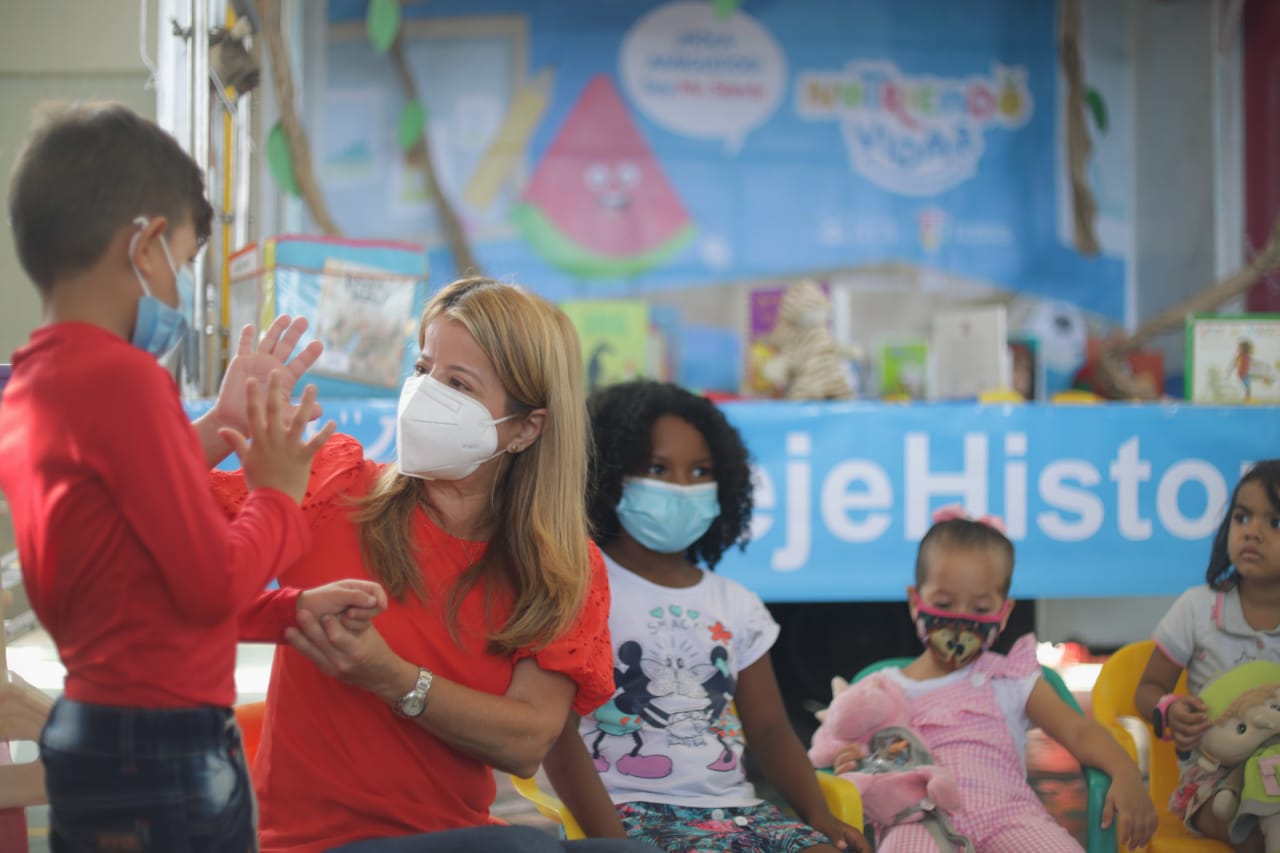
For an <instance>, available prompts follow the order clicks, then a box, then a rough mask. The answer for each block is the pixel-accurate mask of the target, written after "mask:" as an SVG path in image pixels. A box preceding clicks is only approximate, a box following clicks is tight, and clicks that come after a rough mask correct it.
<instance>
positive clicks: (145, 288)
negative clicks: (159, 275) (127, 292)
mask: <svg viewBox="0 0 1280 853" xmlns="http://www.w3.org/2000/svg"><path fill="white" fill-rule="evenodd" d="M130 224H131V225H137V226H138V230H137V231H135V232H133V237H131V238H130V240H129V266H131V267H133V274H134V275H135V276H136V277H137V279H138V284H140V285H142V292H143V293H145V294H146V295H147V296H150V295H151V286H150V285H148V284H147V280H146V277H145V276H143V275H142V271H141V270H139V269H138V265H137V263H135V262H134V260H133V256H134V253H135V252H137V251H138V241H139V240H141V239H142V229H144V228H146V227H147V226H148V225H150V224H151V220H150V219H148V218H147V217H145V216H135V217H134V218H133V221H132V222H131V223H130Z"/></svg>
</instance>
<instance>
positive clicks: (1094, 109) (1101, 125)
mask: <svg viewBox="0 0 1280 853" xmlns="http://www.w3.org/2000/svg"><path fill="white" fill-rule="evenodd" d="M1084 103H1085V106H1087V107H1088V108H1089V113H1090V114H1091V115H1092V116H1093V123H1094V125H1095V126H1096V127H1097V128H1098V132H1099V133H1106V132H1107V125H1108V124H1109V121H1108V119H1107V102H1106V101H1104V100H1102V93H1101V92H1099V91H1098V90H1097V89H1094V88H1093V87H1090V88H1089V89H1088V90H1086V91H1085V93H1084Z"/></svg>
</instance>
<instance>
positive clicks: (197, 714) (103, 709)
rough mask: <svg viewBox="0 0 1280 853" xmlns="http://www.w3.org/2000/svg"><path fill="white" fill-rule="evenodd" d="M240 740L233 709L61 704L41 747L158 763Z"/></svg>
mask: <svg viewBox="0 0 1280 853" xmlns="http://www.w3.org/2000/svg"><path fill="white" fill-rule="evenodd" d="M239 737H240V730H239V729H238V728H237V727H236V719H235V714H234V713H233V712H232V710H231V709H230V708H216V707H205V708H174V709H155V708H121V707H115V706H113V705H90V704H87V703H84V702H76V701H74V700H71V699H66V698H60V699H58V701H57V702H55V703H54V706H53V712H52V713H51V714H50V715H49V722H48V724H47V725H46V726H45V729H44V732H43V734H42V736H41V744H42V746H45V747H48V748H51V749H62V750H68V751H78V752H96V753H100V754H114V755H119V754H126V755H135V756H139V757H143V756H151V757H157V758H159V757H171V756H176V755H185V754H191V753H197V752H203V751H207V750H210V749H222V748H224V747H226V746H227V745H229V744H231V743H235V742H238V741H239Z"/></svg>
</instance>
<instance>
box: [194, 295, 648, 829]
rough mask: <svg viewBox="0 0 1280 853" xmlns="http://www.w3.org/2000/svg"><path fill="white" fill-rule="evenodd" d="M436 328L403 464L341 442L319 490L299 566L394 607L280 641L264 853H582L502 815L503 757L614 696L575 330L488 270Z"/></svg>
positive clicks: (528, 763) (309, 579)
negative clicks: (499, 782) (377, 593)
mask: <svg viewBox="0 0 1280 853" xmlns="http://www.w3.org/2000/svg"><path fill="white" fill-rule="evenodd" d="M418 340H419V343H420V345H421V349H422V353H421V356H420V357H419V359H418V362H417V366H416V369H415V371H414V375H413V376H411V377H409V378H408V379H407V380H406V381H405V385H404V388H403V390H402V392H401V396H400V406H399V412H398V422H397V432H396V439H397V461H396V462H395V463H392V464H388V465H379V464H377V463H374V462H371V461H369V460H367V459H365V458H364V455H363V452H362V450H361V448H360V446H359V445H358V444H357V443H356V442H355V441H354V440H353V439H351V438H349V437H345V436H336V437H334V438H333V439H332V440H331V441H330V442H329V443H328V444H327V445H326V446H325V447H324V448H323V449H322V450H321V451H320V454H319V455H318V456H317V457H316V462H315V464H314V467H313V469H312V478H311V482H310V488H309V489H308V492H307V496H306V498H305V499H304V502H303V511H304V513H306V515H307V516H308V518H309V520H310V523H311V526H312V536H313V543H314V544H313V547H312V549H311V552H310V553H309V554H308V555H307V556H306V557H305V558H303V559H302V560H300V561H299V562H298V563H296V564H295V565H293V566H292V567H290V568H289V569H287V570H285V571H284V572H282V573H281V575H280V581H281V584H282V585H287V586H291V587H294V586H301V587H311V586H315V585H317V584H318V583H322V582H323V581H321V580H320V579H321V578H330V577H332V578H334V579H338V578H345V577H352V576H354V577H361V576H362V575H363V574H366V573H367V575H368V577H370V578H372V579H373V580H376V581H378V582H379V583H381V584H382V585H383V586H384V587H385V588H386V590H387V594H388V598H389V605H388V607H387V610H386V611H385V612H384V613H383V614H381V615H380V616H378V617H377V619H375V620H374V623H373V626H372V627H371V628H369V629H367V630H364V631H348V630H347V626H346V625H344V624H343V621H342V619H341V618H326V619H325V620H323V621H317V620H315V619H307V618H305V617H300V618H299V621H298V623H297V624H298V627H296V628H290V629H289V630H288V631H287V633H286V636H287V638H288V640H289V643H290V646H291V647H284V646H282V647H281V648H280V649H279V650H278V651H277V652H276V658H275V662H274V665H273V667H272V672H271V684H270V688H269V690H268V694H267V696H268V698H267V710H266V721H265V727H264V731H263V739H262V745H261V747H260V751H259V753H258V756H257V759H256V761H255V764H254V768H253V777H254V784H255V787H256V789H257V793H258V797H259V802H260V804H261V822H260V825H261V843H262V849H263V850H264V851H289V853H319V851H322V850H333V849H341V850H344V851H347V850H350V851H442V850H448V851H452V850H467V851H472V852H473V851H478V850H487V849H503V850H514V851H523V850H530V851H534V850H545V849H554V850H560V849H561V842H558V841H556V840H555V839H552V838H551V837H550V836H548V835H545V834H542V833H539V832H537V831H533V830H527V829H523V828H519V827H494V826H488V825H489V824H491V823H492V819H491V818H490V815H489V805H490V804H491V803H492V801H493V798H494V782H493V774H492V768H497V769H499V770H504V771H508V772H513V773H519V774H522V775H532V774H533V772H534V771H535V770H536V769H537V767H538V764H539V763H540V762H541V761H542V758H543V756H544V755H545V754H546V752H547V751H548V750H549V749H550V748H551V746H552V744H553V743H554V742H555V740H556V738H557V737H558V736H559V735H560V733H561V732H562V730H563V729H564V727H565V722H566V719H567V717H568V714H569V711H570V709H571V708H572V709H573V710H575V711H576V712H578V713H585V712H588V711H590V710H591V709H593V708H595V707H596V706H598V705H599V704H601V703H602V702H604V701H605V700H606V699H608V698H609V696H610V695H611V694H612V692H613V663H612V652H611V650H610V647H609V632H608V614H609V592H608V585H607V580H606V573H605V571H604V566H603V563H602V560H601V557H600V554H599V552H598V551H596V550H595V548H594V546H592V545H591V544H590V543H589V540H588V537H587V522H586V518H585V506H586V501H585V498H584V490H585V484H586V464H587V446H586V441H587V438H586V436H587V428H586V422H585V405H584V399H583V388H582V376H581V373H582V366H581V361H580V359H579V351H578V342H577V337H576V335H575V333H574V330H573V327H572V326H571V325H570V323H569V321H568V319H567V318H566V317H565V315H564V314H563V313H562V312H560V311H559V310H557V309H556V308H554V307H553V306H552V305H550V304H549V303H547V302H545V301H544V300H542V299H540V298H538V297H537V296H534V295H532V294H530V293H527V292H525V291H523V290H521V289H519V288H517V287H513V286H510V285H506V284H502V283H499V282H495V281H491V280H488V279H480V278H469V279H463V280H461V281H457V282H455V283H453V284H451V285H449V286H448V287H446V288H444V289H443V290H441V291H440V292H439V293H438V294H437V295H436V296H435V298H433V299H432V300H431V302H430V304H429V305H428V306H427V308H426V311H425V312H424V314H423V316H422V322H421V325H420V328H419V333H418ZM214 490H215V492H216V493H217V494H219V495H220V496H221V497H222V498H223V503H224V505H225V506H226V507H227V508H228V509H229V510H231V509H234V508H235V507H236V506H237V505H238V503H239V502H240V501H241V500H242V499H243V479H242V478H241V477H239V475H221V476H219V475H216V474H215V482H214ZM460 827H483V828H480V829H459V828H460ZM440 830H454V831H451V832H439V831H440ZM427 833H430V834H427ZM570 846H571V847H573V848H574V849H591V850H600V851H605V850H618V851H622V850H629V849H636V848H633V847H632V846H631V845H630V842H625V841H621V840H619V841H613V840H607V841H586V842H572V843H571V845H570ZM584 846H585V847H584ZM640 849H644V848H640Z"/></svg>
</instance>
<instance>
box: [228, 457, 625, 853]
mask: <svg viewBox="0 0 1280 853" xmlns="http://www.w3.org/2000/svg"><path fill="white" fill-rule="evenodd" d="M380 468H381V466H380V465H379V464H377V463H374V462H371V461H369V460H367V459H365V458H364V454H363V451H362V449H361V447H360V445H359V444H358V443H357V442H356V441H355V440H354V439H352V438H350V437H348V436H343V435H339V436H335V437H334V438H333V439H332V440H330V441H329V443H328V444H326V445H325V447H324V448H323V449H322V450H321V451H320V453H319V455H317V457H316V460H315V464H314V466H313V468H312V477H311V486H310V489H309V490H308V492H307V497H306V498H305V499H304V501H303V513H304V514H305V516H306V517H307V520H308V521H309V523H310V526H311V531H312V538H313V547H312V548H311V551H310V552H309V553H308V554H307V556H305V557H303V558H302V559H301V560H299V561H298V562H296V563H294V564H293V565H292V566H291V567H290V568H289V569H288V570H287V571H285V572H283V573H282V574H281V575H280V582H281V584H286V585H289V586H293V587H301V588H309V587H313V586H318V585H320V584H325V583H329V582H331V581H336V580H341V579H343V578H369V577H370V574H369V572H368V571H367V570H366V569H365V567H364V564H363V562H362V559H361V553H360V541H359V528H358V525H356V524H355V523H354V521H353V520H352V518H351V502H350V501H351V498H353V497H359V496H360V495H363V494H365V493H366V492H367V490H368V489H369V488H370V487H371V485H372V483H373V481H374V479H375V477H376V476H377V474H378V472H379V470H380ZM213 487H214V492H215V496H216V497H218V499H219V500H220V501H221V503H222V505H223V507H224V508H225V510H226V511H227V512H234V511H235V509H236V508H237V507H238V506H239V505H240V502H241V501H243V499H244V494H245V492H244V480H243V478H242V477H241V476H240V475H239V474H238V473H235V474H223V473H218V472H215V473H214V475H213ZM413 524H414V529H413V535H414V537H415V538H416V540H417V544H418V547H419V548H420V549H421V551H420V552H421V553H422V554H423V555H424V559H423V581H424V585H425V587H426V591H427V603H426V604H423V603H422V602H421V601H419V600H418V598H417V597H416V596H414V595H413V594H411V593H410V594H408V595H406V596H405V600H404V601H403V602H398V601H394V600H393V601H392V602H391V604H390V606H389V607H388V609H387V610H386V612H384V613H382V614H380V615H379V616H378V617H377V619H376V620H375V621H374V626H375V627H376V628H377V630H378V631H379V632H381V634H382V636H383V637H384V638H385V639H386V642H387V644H388V645H389V646H390V647H391V649H392V650H393V651H395V652H396V654H398V655H400V656H401V657H402V658H404V659H405V660H408V661H410V662H413V663H418V664H421V665H422V666H425V667H426V668H428V669H430V670H431V671H432V672H434V673H435V674H437V675H440V676H442V677H444V678H448V679H450V680H452V681H456V682H458V683H460V684H464V685H467V686H468V687H472V688H474V689H477V690H483V691H486V692H488V693H493V694H497V695H501V694H503V693H505V692H506V690H507V688H508V686H509V685H510V682H511V675H512V671H513V669H514V667H515V664H516V662H517V660H519V659H520V658H523V657H529V656H532V657H533V658H534V659H535V660H536V661H537V662H538V665H539V666H541V667H542V668H543V669H545V670H548V671H553V672H560V673H563V674H565V675H567V676H568V677H569V678H571V679H573V680H574V681H575V682H577V685H578V692H577V696H576V698H575V700H574V703H573V707H574V710H576V711H577V712H579V713H588V712H590V711H592V710H594V709H595V708H596V707H598V706H599V705H601V704H603V703H604V702H605V701H606V700H607V699H608V698H609V697H610V696H611V695H612V693H613V689H614V688H613V653H612V650H611V648H610V644H609V626H608V618H609V587H608V575H607V573H606V572H605V568H604V561H603V560H602V558H601V556H600V553H599V551H597V550H596V549H595V548H594V546H593V547H592V549H591V566H590V571H591V578H592V582H591V587H590V590H589V592H588V596H587V599H586V601H585V602H584V604H583V606H582V610H581V612H580V613H579V615H578V619H577V620H576V622H574V624H573V626H572V627H571V628H570V629H569V630H568V631H567V632H566V633H565V634H564V635H562V636H561V637H559V638H558V639H556V640H555V641H554V642H552V643H551V644H549V645H548V646H547V647H545V648H543V649H542V650H540V651H536V652H534V651H530V652H527V653H518V654H516V655H514V656H509V655H508V656H504V655H497V654H491V653H490V652H489V651H487V649H486V647H485V646H486V639H485V638H486V630H485V626H486V621H485V618H484V616H485V614H484V609H485V595H484V590H483V589H481V588H480V587H478V586H477V587H474V588H473V589H472V590H471V591H470V592H469V593H468V595H467V597H466V598H465V599H463V601H462V605H461V607H460V609H459V611H458V619H457V622H458V625H457V632H456V633H457V636H458V643H460V644H461V645H459V644H458V643H455V641H454V640H453V639H452V638H451V636H450V633H449V630H448V629H447V628H446V626H445V622H444V614H445V612H446V606H447V601H448V596H449V592H450V589H451V588H452V586H453V583H454V582H455V580H456V579H457V578H458V576H459V575H460V574H461V573H462V572H463V571H465V570H466V569H467V568H468V567H469V566H471V565H472V564H473V563H474V562H475V560H476V559H478V558H479V557H480V555H481V554H482V553H483V552H484V544H483V543H476V542H468V541H465V540H461V539H456V538H454V537H452V536H450V535H448V534H447V533H445V532H443V531H442V530H440V529H439V528H438V527H436V526H435V525H434V524H433V523H432V522H431V521H430V519H429V518H428V517H427V516H426V514H425V513H422V512H419V513H418V514H417V516H416V517H415V519H414V522H413ZM495 600H496V602H497V605H498V606H497V608H496V610H495V614H494V615H495V618H496V619H497V620H498V621H499V624H500V622H501V620H503V619H504V618H505V616H506V614H507V613H508V612H509V606H510V603H509V601H508V602H506V603H503V602H501V600H500V599H497V598H496V597H495ZM253 777H254V785H255V787H256V788H257V792H258V798H259V803H260V813H261V817H260V827H261V842H262V849H263V851H264V853H279V852H281V851H290V853H312V851H316V852H317V853H318V851H321V850H327V849H328V848H330V847H336V846H339V845H341V844H347V843H350V842H352V841H357V840H361V839H367V838H379V837H395V836H401V835H409V834H414V833H421V832H429V831H434V830H440V829H451V828H456V827H464V826H477V825H482V824H485V823H489V822H492V821H491V819H490V817H489V805H490V804H491V803H492V802H493V799H494V795H495V787H494V782H493V771H492V769H491V768H490V767H489V766H488V765H486V764H483V763H482V762H481V761H479V760H478V759H476V758H473V757H471V756H469V755H466V754H464V753H463V752H461V751H459V750H456V749H454V748H453V747H452V746H450V745H449V744H447V743H445V742H444V741H442V740H440V739H438V738H437V737H436V736H435V735H433V734H431V733H430V732H428V731H426V730H425V729H423V728H422V727H420V726H419V725H418V724H417V723H414V722H412V721H409V720H402V719H399V718H398V717H396V716H395V714H394V713H393V712H392V711H391V709H390V708H388V707H387V705H386V704H385V703H383V702H382V701H381V700H380V699H378V698H377V697H376V696H374V695H373V694H371V693H368V692H366V691H363V690H360V689H357V688H354V687H349V686H347V685H345V684H342V683H340V682H339V681H337V680H335V679H333V678H331V677H329V676H327V675H325V674H324V673H322V672H320V670H319V669H317V668H316V667H315V666H314V665H313V664H312V663H311V662H310V661H308V660H307V659H306V658H305V657H303V656H302V655H301V654H300V653H299V652H297V651H295V650H294V649H292V648H290V647H288V646H281V647H280V648H279V649H277V651H276V656H275V661H274V663H273V666H272V670H271V683H270V687H269V689H268V694H267V710H266V720H265V723H264V728H263V737H262V743H261V746H260V747H259V751H258V756H257V759H256V761H255V764H254V768H253Z"/></svg>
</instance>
